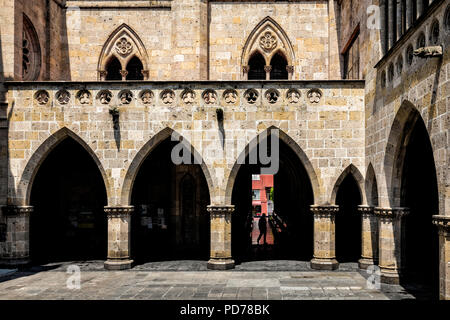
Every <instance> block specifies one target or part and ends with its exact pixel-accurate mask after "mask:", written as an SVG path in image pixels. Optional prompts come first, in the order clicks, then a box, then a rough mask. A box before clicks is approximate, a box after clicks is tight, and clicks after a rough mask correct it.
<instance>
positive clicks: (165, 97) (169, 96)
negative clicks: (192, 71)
mask: <svg viewBox="0 0 450 320" xmlns="http://www.w3.org/2000/svg"><path fill="white" fill-rule="evenodd" d="M160 98H161V101H162V102H163V103H164V104H172V103H173V102H174V100H175V92H173V90H170V89H166V90H163V91H162V92H161V95H160Z"/></svg>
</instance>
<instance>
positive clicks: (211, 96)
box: [202, 89, 217, 104]
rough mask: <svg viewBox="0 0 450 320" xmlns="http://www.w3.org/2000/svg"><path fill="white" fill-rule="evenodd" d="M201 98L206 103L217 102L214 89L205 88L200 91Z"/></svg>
mask: <svg viewBox="0 0 450 320" xmlns="http://www.w3.org/2000/svg"><path fill="white" fill-rule="evenodd" d="M202 98H203V100H204V101H205V103H206V104H214V103H216V102H217V93H216V92H215V91H214V90H211V89H207V90H205V91H204V92H203V93H202Z"/></svg>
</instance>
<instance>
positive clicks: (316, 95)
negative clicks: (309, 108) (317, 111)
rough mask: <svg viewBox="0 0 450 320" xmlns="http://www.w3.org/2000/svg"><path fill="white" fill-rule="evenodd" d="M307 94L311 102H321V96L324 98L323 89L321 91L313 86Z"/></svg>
mask: <svg viewBox="0 0 450 320" xmlns="http://www.w3.org/2000/svg"><path fill="white" fill-rule="evenodd" d="M307 96H308V98H309V102H311V103H319V101H320V98H322V91H320V89H317V88H313V89H311V90H309V91H308V93H307Z"/></svg>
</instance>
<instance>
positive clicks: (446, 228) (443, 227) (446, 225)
mask: <svg viewBox="0 0 450 320" xmlns="http://www.w3.org/2000/svg"><path fill="white" fill-rule="evenodd" d="M433 224H434V225H436V226H437V227H438V228H439V231H443V232H450V216H438V215H436V216H433Z"/></svg>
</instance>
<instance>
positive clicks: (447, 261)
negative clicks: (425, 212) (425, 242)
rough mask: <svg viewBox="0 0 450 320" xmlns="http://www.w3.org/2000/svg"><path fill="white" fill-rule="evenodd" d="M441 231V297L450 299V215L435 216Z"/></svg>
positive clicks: (434, 219)
mask: <svg viewBox="0 0 450 320" xmlns="http://www.w3.org/2000/svg"><path fill="white" fill-rule="evenodd" d="M433 223H434V224H435V225H436V226H437V227H438V232H439V299H441V300H450V216H433Z"/></svg>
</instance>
